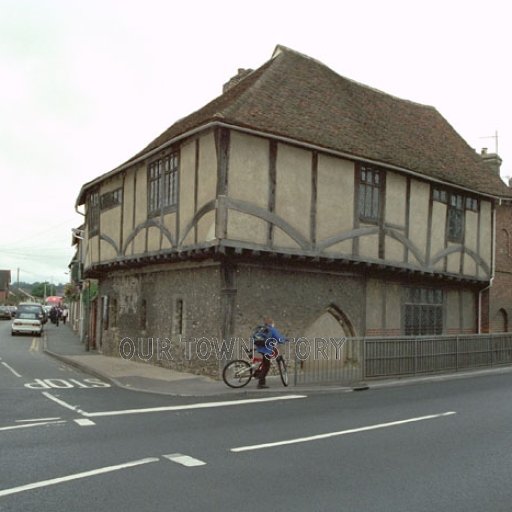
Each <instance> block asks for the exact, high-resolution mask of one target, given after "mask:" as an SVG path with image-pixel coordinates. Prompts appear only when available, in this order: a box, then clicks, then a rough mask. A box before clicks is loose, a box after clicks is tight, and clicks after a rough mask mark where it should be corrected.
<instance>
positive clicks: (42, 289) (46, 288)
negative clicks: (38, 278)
mask: <svg viewBox="0 0 512 512" xmlns="http://www.w3.org/2000/svg"><path fill="white" fill-rule="evenodd" d="M30 294H31V295H33V296H34V297H41V298H43V297H50V296H52V295H57V287H56V286H55V285H54V284H51V283H49V282H48V281H45V282H44V283H34V284H33V285H32V291H31V292H30Z"/></svg>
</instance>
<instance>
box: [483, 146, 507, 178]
mask: <svg viewBox="0 0 512 512" xmlns="http://www.w3.org/2000/svg"><path fill="white" fill-rule="evenodd" d="M480 156H481V157H482V160H483V161H484V162H485V163H486V164H487V167H488V168H489V170H490V171H492V172H493V173H494V174H496V175H497V176H499V175H500V167H501V162H502V161H503V160H502V159H501V158H500V157H499V155H498V154H496V153H488V152H487V148H482V151H481V153H480Z"/></svg>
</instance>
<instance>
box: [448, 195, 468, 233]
mask: <svg viewBox="0 0 512 512" xmlns="http://www.w3.org/2000/svg"><path fill="white" fill-rule="evenodd" d="M447 232H448V240H449V241H450V242H462V239H463V236H464V197H463V196H461V195H460V194H450V201H449V203H448V229H447Z"/></svg>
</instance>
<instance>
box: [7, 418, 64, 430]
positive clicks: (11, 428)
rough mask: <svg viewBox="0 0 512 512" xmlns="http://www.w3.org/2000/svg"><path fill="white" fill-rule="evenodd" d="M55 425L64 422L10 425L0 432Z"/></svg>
mask: <svg viewBox="0 0 512 512" xmlns="http://www.w3.org/2000/svg"><path fill="white" fill-rule="evenodd" d="M57 423H66V420H60V421H41V422H39V423H25V424H23V425H12V426H10V427H0V432H4V431H6V430H17V429H20V428H31V427H41V426H43V425H56V424H57Z"/></svg>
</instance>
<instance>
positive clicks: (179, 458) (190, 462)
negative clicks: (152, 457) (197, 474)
mask: <svg viewBox="0 0 512 512" xmlns="http://www.w3.org/2000/svg"><path fill="white" fill-rule="evenodd" d="M162 457H165V458H166V459H169V460H171V461H172V462H176V463H177V464H181V465H182V466H187V467H194V466H205V465H206V462H203V461H202V460H199V459H194V457H190V456H189V455H182V454H181V453H171V454H170V455H162Z"/></svg>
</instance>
